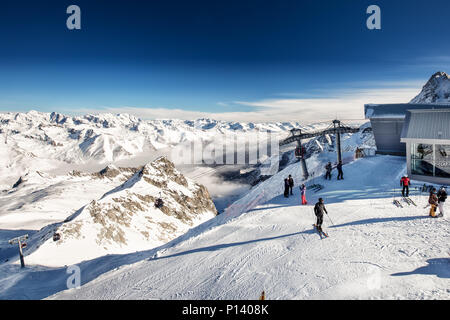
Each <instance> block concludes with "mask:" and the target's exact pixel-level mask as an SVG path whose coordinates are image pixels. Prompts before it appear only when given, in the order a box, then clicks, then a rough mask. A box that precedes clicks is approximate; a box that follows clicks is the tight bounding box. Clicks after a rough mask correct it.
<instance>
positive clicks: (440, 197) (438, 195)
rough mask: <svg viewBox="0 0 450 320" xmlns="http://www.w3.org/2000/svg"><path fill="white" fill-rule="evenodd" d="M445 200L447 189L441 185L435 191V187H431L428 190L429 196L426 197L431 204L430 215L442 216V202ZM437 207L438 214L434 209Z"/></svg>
mask: <svg viewBox="0 0 450 320" xmlns="http://www.w3.org/2000/svg"><path fill="white" fill-rule="evenodd" d="M445 200H447V191H446V190H445V187H443V186H442V187H441V188H440V189H439V191H437V192H436V188H432V189H431V191H430V196H429V198H428V203H429V204H430V205H431V208H430V214H429V215H430V217H434V218H437V217H443V216H444V204H445ZM437 208H439V214H438V215H436V209H437Z"/></svg>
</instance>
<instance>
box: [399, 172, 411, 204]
mask: <svg viewBox="0 0 450 320" xmlns="http://www.w3.org/2000/svg"><path fill="white" fill-rule="evenodd" d="M409 184H410V180H409V178H408V175H406V174H405V175H404V176H403V177H402V178H401V179H400V186H401V187H403V189H402V196H403V197H406V198H408V196H409ZM405 191H406V195H405Z"/></svg>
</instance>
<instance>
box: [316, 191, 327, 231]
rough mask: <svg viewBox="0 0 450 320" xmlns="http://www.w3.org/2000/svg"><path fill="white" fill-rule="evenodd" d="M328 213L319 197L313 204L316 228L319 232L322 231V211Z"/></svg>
mask: <svg viewBox="0 0 450 320" xmlns="http://www.w3.org/2000/svg"><path fill="white" fill-rule="evenodd" d="M324 212H325V213H326V214H328V212H327V209H326V208H325V205H324V202H323V199H322V198H319V201H318V202H317V203H316V204H315V206H314V213H315V215H316V217H317V223H316V228H317V230H318V231H319V232H322V223H323V213H324Z"/></svg>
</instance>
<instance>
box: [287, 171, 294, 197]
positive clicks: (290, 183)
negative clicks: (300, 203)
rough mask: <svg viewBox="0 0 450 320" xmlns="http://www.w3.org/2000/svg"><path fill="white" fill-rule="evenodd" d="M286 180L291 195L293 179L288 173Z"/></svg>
mask: <svg viewBox="0 0 450 320" xmlns="http://www.w3.org/2000/svg"><path fill="white" fill-rule="evenodd" d="M288 182H289V193H290V194H291V196H292V195H293V193H292V188H294V179H292V176H291V175H289V178H288Z"/></svg>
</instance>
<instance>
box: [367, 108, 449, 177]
mask: <svg viewBox="0 0 450 320" xmlns="http://www.w3.org/2000/svg"><path fill="white" fill-rule="evenodd" d="M364 113H365V117H366V119H370V122H371V125H372V131H373V134H374V137H375V142H376V145H377V154H389V155H396V156H405V157H406V163H407V171H408V175H409V176H410V178H411V179H414V180H419V181H425V182H430V183H436V184H443V185H450V105H442V104H408V103H405V104H366V105H365V106H364Z"/></svg>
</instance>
